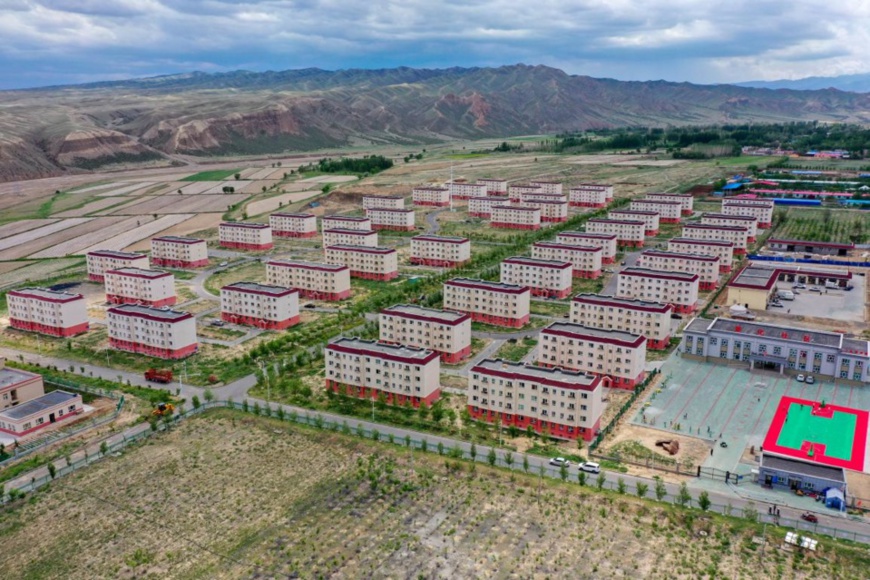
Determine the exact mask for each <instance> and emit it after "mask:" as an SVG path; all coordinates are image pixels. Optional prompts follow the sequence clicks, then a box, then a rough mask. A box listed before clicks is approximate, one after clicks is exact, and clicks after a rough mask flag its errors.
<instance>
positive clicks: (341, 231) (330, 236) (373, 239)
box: [323, 228, 378, 248]
mask: <svg viewBox="0 0 870 580" xmlns="http://www.w3.org/2000/svg"><path fill="white" fill-rule="evenodd" d="M339 244H345V245H348V246H365V247H367V248H375V247H377V245H378V232H376V231H374V230H368V231H365V230H351V229H347V228H336V229H334V230H323V247H324V248H328V247H329V246H337V245H339Z"/></svg>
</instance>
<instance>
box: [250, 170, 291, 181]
mask: <svg viewBox="0 0 870 580" xmlns="http://www.w3.org/2000/svg"><path fill="white" fill-rule="evenodd" d="M288 171H289V170H288ZM273 173H275V168H274V167H264V168H263V169H260V170H258V171H255V172H254V173H251V174H250V175H249V176H248V179H253V180H257V179H269V176H270V175H272V174H273Z"/></svg>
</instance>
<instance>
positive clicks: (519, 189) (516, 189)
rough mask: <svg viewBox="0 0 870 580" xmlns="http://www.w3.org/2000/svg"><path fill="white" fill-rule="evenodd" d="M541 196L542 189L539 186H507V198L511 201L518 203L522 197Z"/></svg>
mask: <svg viewBox="0 0 870 580" xmlns="http://www.w3.org/2000/svg"><path fill="white" fill-rule="evenodd" d="M534 193H537V194H541V193H544V189H543V188H542V187H541V186H540V185H532V184H525V185H522V184H520V185H509V186H508V197H509V198H510V199H511V201H513V202H516V203H519V201H520V200H521V199H522V198H523V196H524V195H529V194H534Z"/></svg>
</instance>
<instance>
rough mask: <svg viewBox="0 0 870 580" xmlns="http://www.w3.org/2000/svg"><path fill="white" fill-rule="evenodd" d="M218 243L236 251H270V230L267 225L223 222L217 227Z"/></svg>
mask: <svg viewBox="0 0 870 580" xmlns="http://www.w3.org/2000/svg"><path fill="white" fill-rule="evenodd" d="M218 243H219V244H220V245H221V246H223V247H224V248H234V249H237V250H258V251H262V250H271V249H272V247H273V244H272V228H271V227H269V224H253V223H252V224H249V223H244V222H223V223H221V224H220V225H219V226H218Z"/></svg>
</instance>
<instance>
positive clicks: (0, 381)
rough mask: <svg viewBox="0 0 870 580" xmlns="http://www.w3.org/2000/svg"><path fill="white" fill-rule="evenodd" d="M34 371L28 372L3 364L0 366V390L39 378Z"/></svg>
mask: <svg viewBox="0 0 870 580" xmlns="http://www.w3.org/2000/svg"><path fill="white" fill-rule="evenodd" d="M39 376H40V375H38V374H36V373H29V372H27V371H22V370H18V369H13V368H11V367H7V366H4V367H2V368H0V391H3V390H6V389H8V388H10V387H14V386H15V385H20V384H21V383H26V382H27V381H30V380H33V379H35V378H39Z"/></svg>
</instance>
